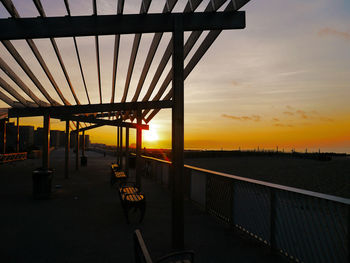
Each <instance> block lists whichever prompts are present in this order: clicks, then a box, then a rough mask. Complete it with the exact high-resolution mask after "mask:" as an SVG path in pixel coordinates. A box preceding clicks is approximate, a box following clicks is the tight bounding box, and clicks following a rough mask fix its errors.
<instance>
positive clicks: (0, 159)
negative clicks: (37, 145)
mask: <svg viewBox="0 0 350 263" xmlns="http://www.w3.org/2000/svg"><path fill="white" fill-rule="evenodd" d="M25 159H27V152H20V153H3V154H0V163H9V162H15V161H20V160H25Z"/></svg>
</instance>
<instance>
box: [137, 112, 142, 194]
mask: <svg viewBox="0 0 350 263" xmlns="http://www.w3.org/2000/svg"><path fill="white" fill-rule="evenodd" d="M141 124H142V112H141V110H138V111H137V125H138V126H137V129H136V184H137V185H139V186H140V187H141V144H142V129H141V127H140V126H139V125H141Z"/></svg>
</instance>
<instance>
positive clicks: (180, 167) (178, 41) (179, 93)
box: [172, 19, 184, 249]
mask: <svg viewBox="0 0 350 263" xmlns="http://www.w3.org/2000/svg"><path fill="white" fill-rule="evenodd" d="M174 22H175V23H174V31H173V108H172V166H173V169H172V247H173V248H174V249H182V248H183V247H184V178H183V175H184V49H183V46H184V31H183V27H182V20H181V19H175V21H174Z"/></svg>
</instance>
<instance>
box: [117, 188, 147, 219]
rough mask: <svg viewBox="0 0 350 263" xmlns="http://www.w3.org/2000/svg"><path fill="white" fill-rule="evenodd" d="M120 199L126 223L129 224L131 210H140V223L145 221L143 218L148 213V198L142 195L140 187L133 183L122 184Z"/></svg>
mask: <svg viewBox="0 0 350 263" xmlns="http://www.w3.org/2000/svg"><path fill="white" fill-rule="evenodd" d="M118 192H119V198H120V202H121V204H122V207H123V210H124V214H125V217H126V221H127V223H128V224H129V223H130V221H129V211H130V209H132V208H133V209H134V210H137V209H138V210H140V212H141V216H140V221H139V222H140V223H141V222H142V220H143V217H144V215H145V212H146V198H145V195H144V194H143V193H141V191H140V189H139V187H137V186H136V184H135V183H132V182H121V183H120V184H119V190H118Z"/></svg>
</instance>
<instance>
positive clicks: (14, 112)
mask: <svg viewBox="0 0 350 263" xmlns="http://www.w3.org/2000/svg"><path fill="white" fill-rule="evenodd" d="M171 107H172V101H171V100H167V101H152V102H149V101H145V102H125V103H105V104H89V105H70V106H51V107H35V108H34V107H30V108H29V107H27V108H12V109H9V111H8V115H9V117H10V118H11V117H30V116H42V115H43V114H45V113H50V114H51V115H57V113H59V115H60V116H62V115H67V116H68V115H72V114H81V113H96V112H110V111H126V110H130V111H137V110H144V109H165V108H171Z"/></svg>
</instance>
